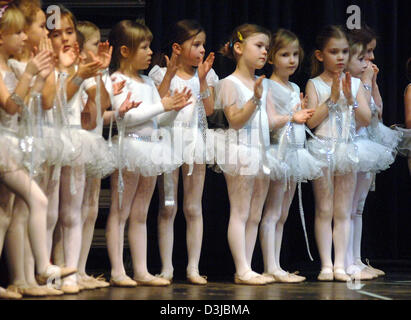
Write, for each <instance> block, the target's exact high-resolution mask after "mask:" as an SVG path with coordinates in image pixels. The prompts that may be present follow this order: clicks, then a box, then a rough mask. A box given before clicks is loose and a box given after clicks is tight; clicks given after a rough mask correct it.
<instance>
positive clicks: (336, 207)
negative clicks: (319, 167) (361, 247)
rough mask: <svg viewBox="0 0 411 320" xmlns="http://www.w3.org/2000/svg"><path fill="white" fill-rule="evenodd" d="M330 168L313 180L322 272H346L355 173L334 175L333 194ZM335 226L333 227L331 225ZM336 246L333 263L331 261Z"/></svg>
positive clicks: (316, 236) (317, 237) (316, 234)
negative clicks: (337, 270)
mask: <svg viewBox="0 0 411 320" xmlns="http://www.w3.org/2000/svg"><path fill="white" fill-rule="evenodd" d="M327 171H328V169H324V175H323V177H321V178H319V179H317V180H314V181H313V189H314V198H315V238H316V241H317V246H318V251H319V254H320V258H321V267H322V269H333V267H334V269H345V268H344V266H345V263H344V262H345V255H346V250H347V246H348V240H349V235H350V214H351V209H352V202H353V197H354V191H355V188H353V186H355V182H356V174H355V173H348V174H346V175H341V176H332V177H331V183H332V184H333V187H334V188H333V189H334V193H333V194H332V190H331V189H330V188H329V185H328V178H327ZM332 223H333V224H334V225H333V226H332ZM333 243H334V264H333V262H332V259H331V250H332V244H333Z"/></svg>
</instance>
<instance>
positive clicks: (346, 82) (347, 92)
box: [342, 72, 354, 105]
mask: <svg viewBox="0 0 411 320" xmlns="http://www.w3.org/2000/svg"><path fill="white" fill-rule="evenodd" d="M342 87H343V92H344V96H345V98H346V99H347V102H348V105H352V104H353V103H354V99H353V96H352V91H351V74H350V73H349V72H346V73H345V79H343V80H342Z"/></svg>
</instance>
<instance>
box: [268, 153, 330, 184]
mask: <svg viewBox="0 0 411 320" xmlns="http://www.w3.org/2000/svg"><path fill="white" fill-rule="evenodd" d="M277 154H278V145H271V146H270V147H269V149H268V150H267V158H271V157H277ZM326 165H327V164H326V163H325V162H323V161H320V160H318V159H316V158H315V157H313V156H312V155H311V154H310V153H309V152H308V150H307V149H305V148H290V149H288V150H287V151H286V152H285V155H284V164H283V166H282V167H283V170H280V171H277V172H276V171H274V170H273V171H272V172H271V179H272V180H280V179H282V178H284V168H286V171H285V172H286V175H285V177H286V178H287V179H292V180H293V181H298V180H299V181H306V180H315V179H318V178H320V177H321V176H322V175H323V171H322V168H323V167H325V166H326Z"/></svg>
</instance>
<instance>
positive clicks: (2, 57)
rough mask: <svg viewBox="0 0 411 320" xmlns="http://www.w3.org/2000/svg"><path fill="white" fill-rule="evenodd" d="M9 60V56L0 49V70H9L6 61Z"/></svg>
mask: <svg viewBox="0 0 411 320" xmlns="http://www.w3.org/2000/svg"><path fill="white" fill-rule="evenodd" d="M9 58H10V56H9V55H8V54H7V53H6V52H4V51H3V50H2V49H1V48H0V69H1V70H10V68H9V65H8V64H7V61H8V60H9Z"/></svg>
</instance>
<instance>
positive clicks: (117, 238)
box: [106, 171, 139, 286]
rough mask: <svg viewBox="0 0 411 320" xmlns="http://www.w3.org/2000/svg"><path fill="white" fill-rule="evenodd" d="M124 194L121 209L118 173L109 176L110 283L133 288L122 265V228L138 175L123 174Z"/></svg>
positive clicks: (108, 237)
mask: <svg viewBox="0 0 411 320" xmlns="http://www.w3.org/2000/svg"><path fill="white" fill-rule="evenodd" d="M123 179H124V192H123V200H122V206H121V209H120V207H119V194H118V171H116V172H114V173H113V174H112V176H111V205H110V213H109V216H108V219H107V226H106V239H107V249H108V255H109V258H110V263H111V283H112V284H113V285H118V286H135V285H136V283H135V281H132V280H131V279H130V278H128V277H127V275H126V270H125V268H124V264H123V248H124V228H125V225H126V222H127V219H128V217H129V215H130V211H131V206H132V204H133V199H134V197H135V195H136V190H137V186H138V182H139V174H137V173H134V172H129V171H124V172H123Z"/></svg>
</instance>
